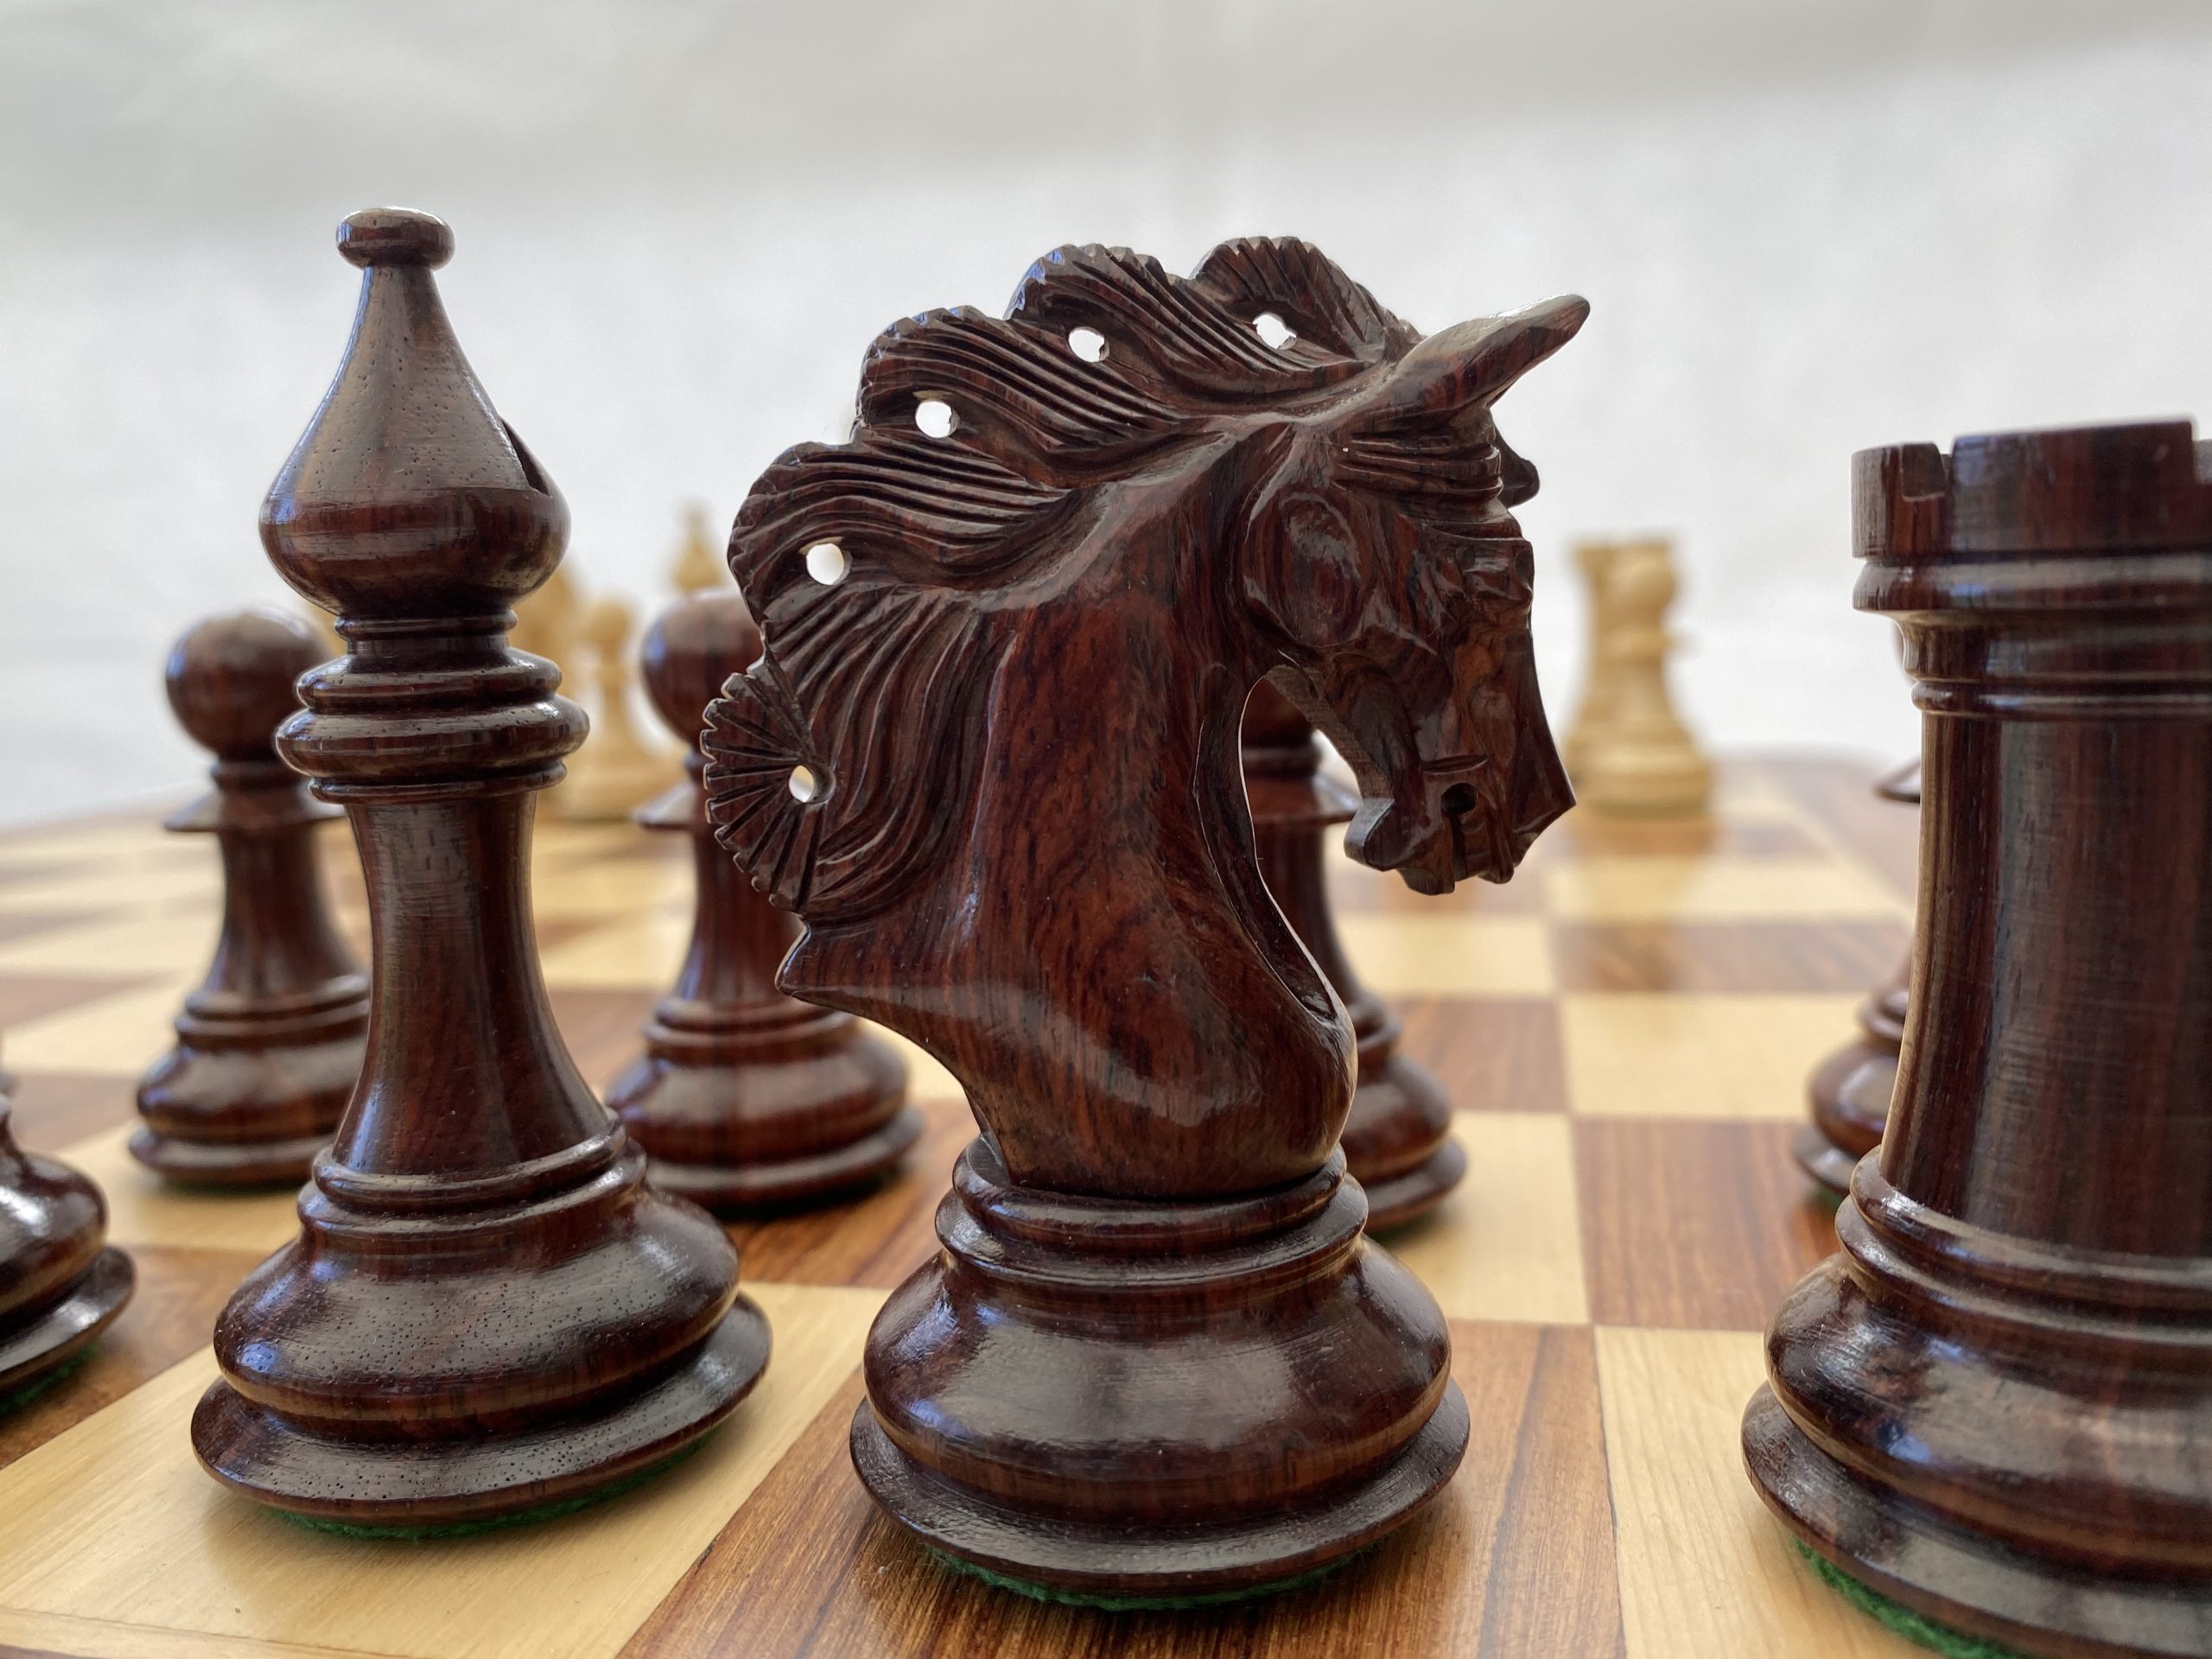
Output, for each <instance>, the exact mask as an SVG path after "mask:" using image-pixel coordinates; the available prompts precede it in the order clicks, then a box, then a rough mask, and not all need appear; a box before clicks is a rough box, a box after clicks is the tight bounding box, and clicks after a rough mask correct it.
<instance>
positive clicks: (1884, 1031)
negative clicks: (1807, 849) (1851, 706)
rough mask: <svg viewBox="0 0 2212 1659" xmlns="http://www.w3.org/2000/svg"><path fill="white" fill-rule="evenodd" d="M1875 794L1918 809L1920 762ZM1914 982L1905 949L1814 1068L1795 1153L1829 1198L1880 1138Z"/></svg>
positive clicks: (1844, 1186) (1844, 1188)
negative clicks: (1842, 1039) (1847, 1034)
mask: <svg viewBox="0 0 2212 1659" xmlns="http://www.w3.org/2000/svg"><path fill="white" fill-rule="evenodd" d="M1874 792H1875V793H1876V794H1878V795H1879V796H1880V797H1881V798H1883V799H1884V800H1885V801H1898V802H1901V803H1903V804H1905V805H1907V806H1918V805H1919V804H1920V762H1918V761H1917V760H1915V761H1914V762H1912V763H1911V764H1910V766H1906V767H1904V769H1903V770H1901V771H1899V772H1892V773H1891V775H1890V776H1889V777H1887V778H1885V779H1882V781H1881V782H1880V783H1879V784H1878V785H1875V789H1874ZM1911 983H1912V957H1911V956H1910V954H1908V955H1907V956H1906V957H1905V959H1904V961H1903V962H1901V963H1898V964H1897V972H1896V973H1894V974H1892V975H1891V976H1890V977H1889V978H1888V979H1887V980H1886V981H1885V982H1883V983H1882V984H1881V985H1880V986H1879V987H1878V988H1876V989H1875V990H1874V991H1873V992H1872V994H1871V995H1869V996H1868V997H1867V998H1866V1001H1864V1002H1861V1003H1860V1004H1859V1035H1858V1036H1857V1037H1856V1038H1855V1039H1853V1040H1852V1041H1850V1042H1848V1043H1846V1044H1845V1045H1844V1046H1842V1047H1841V1048H1839V1049H1838V1050H1836V1052H1834V1053H1833V1054H1831V1055H1829V1056H1828V1057H1827V1058H1826V1059H1824V1060H1822V1061H1821V1063H1820V1065H1818V1066H1816V1067H1815V1068H1814V1071H1813V1075H1812V1077H1811V1079H1810V1080H1809V1081H1808V1083H1807V1084H1806V1088H1805V1092H1806V1094H1807V1095H1808V1097H1809V1098H1810V1100H1811V1102H1812V1109H1813V1121H1812V1122H1810V1123H1808V1124H1807V1125H1806V1126H1805V1127H1804V1128H1802V1129H1800V1130H1798V1132H1797V1135H1796V1140H1795V1141H1792V1142H1791V1144H1790V1151H1791V1153H1792V1154H1794V1155H1795V1156H1796V1160H1797V1166H1798V1167H1799V1168H1801V1169H1802V1170H1803V1171H1804V1172H1805V1173H1807V1174H1808V1175H1809V1176H1811V1177H1812V1178H1813V1180H1814V1182H1815V1184H1816V1185H1818V1186H1819V1187H1820V1189H1821V1191H1822V1192H1825V1193H1827V1194H1828V1195H1829V1196H1830V1197H1832V1198H1838V1199H1840V1198H1842V1197H1843V1196H1844V1194H1845V1193H1847V1192H1849V1191H1850V1190H1851V1172H1852V1170H1853V1168H1854V1167H1855V1166H1857V1164H1858V1162H1859V1160H1860V1159H1861V1158H1864V1157H1865V1156H1866V1154H1868V1153H1870V1152H1872V1151H1873V1150H1874V1147H1875V1145H1876V1144H1877V1143H1878V1141H1880V1140H1881V1138H1882V1125H1883V1124H1884V1123H1885V1122H1887V1121H1888V1118H1889V1115H1890V1096H1891V1093H1892V1092H1893V1091H1894V1090H1896V1088H1897V1051H1898V1050H1899V1049H1900V1048H1902V1047H1903V1046H1904V1016H1905V1009H1906V1007H1907V1005H1908V1003H1909V1001H1910V996H1909V991H1910V986H1911Z"/></svg>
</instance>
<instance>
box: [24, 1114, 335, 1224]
mask: <svg viewBox="0 0 2212 1659" xmlns="http://www.w3.org/2000/svg"><path fill="white" fill-rule="evenodd" d="M131 1133H132V1130H131V1127H130V1126H129V1125H125V1126H124V1127H122V1128H115V1129H111V1130H109V1131H107V1133H105V1134H104V1135H94V1136H92V1138H91V1139H90V1140H86V1141H78V1142H77V1143H76V1144H75V1145H73V1146H68V1147H63V1148H61V1150H60V1154H58V1155H59V1156H60V1159H61V1160H62V1161H63V1162H64V1163H67V1164H73V1165H74V1166H76V1167H77V1168H78V1169H79V1170H81V1171H83V1172H84V1173H86V1174H87V1175H89V1176H91V1177H92V1180H93V1182H94V1183H95V1184H96V1185H98V1186H99V1189H100V1191H101V1192H104V1193H105V1194H106V1195H107V1236H108V1243H111V1244H119V1245H121V1246H122V1247H123V1248H124V1249H135V1248H138V1247H141V1246H145V1245H156V1246H160V1247H162V1248H163V1249H182V1250H251V1251H252V1252H253V1253H254V1254H256V1255H267V1254H268V1253H269V1252H270V1251H271V1250H274V1249H277V1247H278V1246H280V1245H283V1244H285V1243H289V1242H290V1241H291V1238H292V1236H293V1235H294V1234H295V1233H296V1232H298V1231H299V1230H300V1217H299V1211H298V1209H297V1207H296V1203H297V1193H296V1190H295V1189H293V1188H290V1187H264V1188H257V1189H254V1190H252V1191H248V1192H222V1191H219V1190H217V1189H213V1188H208V1187H181V1186H177V1185H173V1184H172V1183H170V1182H168V1181H165V1180H163V1179H162V1178H161V1177H160V1176H158V1175H156V1174H155V1173H154V1172H153V1171H152V1170H150V1169H148V1168H147V1167H146V1166H144V1165H143V1164H141V1163H140V1162H139V1161H138V1160H137V1159H136V1158H133V1157H132V1156H131V1155H130V1136H131Z"/></svg>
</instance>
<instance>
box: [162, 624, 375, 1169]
mask: <svg viewBox="0 0 2212 1659" xmlns="http://www.w3.org/2000/svg"><path fill="white" fill-rule="evenodd" d="M327 655H328V653H327V652H325V651H324V650H323V648H322V642H321V640H320V639H318V638H317V637H316V635H315V630H314V629H313V628H311V627H310V626H308V624H307V623H305V622H303V621H301V620H298V619H296V618H295V617H290V616H285V615H283V614H281V613H277V612H273V611H242V612H239V613H237V614H236V615H232V616H219V617H213V618H211V619H209V620H207V621H205V622H202V623H201V624H200V626H197V627H195V628H194V629H193V630H192V631H191V632H189V633H188V634H186V635H185V636H184V638H183V639H180V640H178V641H177V643H176V646H175V650H173V651H171V652H170V653H169V661H168V693H169V707H170V708H172V709H175V711H176V717H177V720H178V721H179V723H181V725H182V726H183V727H184V729H185V730H186V731H187V732H188V733H189V734H191V736H192V739H193V741H194V742H196V743H198V744H199V745H200V747H203V748H207V749H212V750H213V751H214V753H215V766H214V770H213V773H212V776H213V780H214V785H215V787H214V790H213V792H212V793H211V794H208V795H206V796H203V797H202V798H200V799H199V800H197V801H195V802H194V803H193V804H191V805H190V806H188V807H186V808H185V809H184V810H182V811H181V812H179V813H177V814H176V815H175V816H174V817H171V818H169V819H168V824H167V827H168V828H169V829H177V830H185V831H190V832H195V833H202V834H212V835H213V836H214V837H215V839H216V842H217V844H218V846H219V848H220V849H221V850H222V858H223V929H222V933H221V936H220V937H219V939H218V940H217V942H216V945H215V959H214V962H213V964H212V965H211V966H210V967H209V968H208V969H207V979H206V981H205V982H203V983H202V984H201V985H200V988H199V989H198V990H195V991H194V992H193V993H192V995H190V996H188V997H187V998H186V999H185V1004H184V1012H183V1013H182V1014H179V1015H178V1016H177V1020H176V1037H177V1040H176V1046H175V1047H174V1048H172V1049H170V1050H169V1052H168V1053H166V1054H164V1055H162V1058H160V1059H158V1060H156V1062H155V1063H154V1065H153V1069H152V1070H150V1071H148V1072H147V1073H146V1076H145V1079H144V1081H143V1082H142V1083H140V1084H139V1085H138V1115H139V1116H140V1117H141V1118H143V1120H144V1122H142V1123H141V1124H140V1126H139V1128H138V1130H137V1133H136V1134H135V1135H132V1136H131V1137H130V1153H131V1155H132V1156H133V1157H135V1158H137V1160H138V1161H139V1162H140V1163H142V1164H144V1165H146V1166H148V1167H149V1168H151V1169H155V1170H158V1171H159V1172H161V1173H162V1174H164V1175H167V1176H168V1177H170V1178H171V1179H175V1180H179V1181H186V1182H192V1183H206V1184H209V1185H226V1186H230V1185H262V1184H267V1183H270V1182H276V1181H282V1182H287V1183H289V1184H290V1185H295V1186H296V1185H299V1183H300V1182H302V1181H303V1180H305V1179H307V1176H308V1165H309V1163H310V1162H312V1160H314V1157H315V1154H316V1153H317V1152H319V1151H321V1149H322V1148H323V1147H327V1146H328V1145H329V1144H330V1136H331V1132H332V1131H333V1130H334V1129H335V1128H337V1127H338V1116H339V1114H340V1112H342V1111H344V1110H345V1109H346V1099H347V1097H348V1096H351V1095H352V1093H353V1084H354V1080H355V1079H356V1078H358V1077H359V1076H360V1074H361V1054H362V1050H363V1046H364V1042H365V1033H367V1031H368V1028H369V982H368V977H367V976H365V974H363V973H362V972H361V969H360V966H359V963H356V962H355V961H354V960H353V954H352V953H351V952H350V951H349V950H346V945H345V943H344V941H342V940H341V939H340V938H339V937H338V932H337V930H336V929H335V928H334V927H333V926H332V925H331V922H330V916H329V912H327V910H326V909H325V907H324V905H323V896H322V882H321V876H320V875H319V874H317V871H316V868H315V833H316V826H317V825H318V824H321V823H324V822H325V821H326V820H328V819H332V818H336V817H342V816H344V815H343V813H342V812H341V810H340V809H339V808H337V807H335V806H331V805H328V804H325V803H323V802H321V801H318V800H316V799H315V798H314V797H313V796H311V795H310V794H308V789H307V785H306V782H305V780H303V779H302V778H301V777H300V775H299V774H298V773H297V772H294V771H293V770H292V769H291V768H290V767H289V766H286V765H285V764H284V763H283V761H282V760H278V759H277V751H276V748H275V747H274V744H273V740H274V738H275V736H276V732H277V726H278V724H279V723H280V722H281V721H283V720H284V719H285V717H286V716H288V715H290V714H292V713H293V711H294V710H296V709H298V707H299V706H300V705H299V698H298V696H297V694H296V692H295V691H294V690H293V684H294V682H296V680H297V679H298V678H299V677H300V676H301V675H302V674H304V673H306V672H307V671H308V670H309V669H311V668H313V667H315V665H316V664H318V663H321V662H322V661H324V660H325V659H326V658H327Z"/></svg>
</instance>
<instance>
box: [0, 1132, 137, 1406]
mask: <svg viewBox="0 0 2212 1659" xmlns="http://www.w3.org/2000/svg"><path fill="white" fill-rule="evenodd" d="M136 1282H137V1281H136V1277H135V1275H134V1274H132V1272H131V1268H130V1257H129V1256H127V1255H124V1253H123V1252H122V1251H121V1250H118V1249H114V1248H113V1247H112V1246H111V1245H109V1244H108V1243H107V1203H106V1201H105V1199H104V1198H101V1197H100V1192H99V1188H98V1187H97V1186H95V1185H92V1182H91V1181H89V1180H87V1179H85V1177H84V1175H83V1174H82V1173H79V1171H77V1170H74V1169H72V1168H71V1167H70V1166H68V1165H67V1164H65V1163H62V1162H60V1160H57V1159H53V1158H47V1157H42V1156H40V1155H39V1154H34V1153H26V1152H25V1151H24V1150H23V1149H22V1147H19V1146H17V1145H16V1135H15V1129H14V1126H13V1125H12V1124H11V1123H10V1106H9V1103H8V1097H7V1096H5V1095H4V1094H0V1410H6V1409H8V1408H11V1407H12V1406H14V1405H15V1404H16V1397H17V1396H19V1395H22V1394H23V1393H25V1392H26V1391H27V1390H29V1389H32V1388H34V1387H35V1386H36V1385H37V1384H39V1383H41V1382H43V1381H45V1380H47V1379H48V1378H50V1377H52V1376H54V1374H55V1373H56V1372H57V1371H59V1370H61V1369H62V1368H63V1367H64V1366H66V1365H67V1364H68V1363H70V1362H71V1361H72V1360H73V1359H75V1358H76V1357H78V1356H79V1354H81V1353H83V1352H84V1351H85V1350H86V1348H88V1347H89V1346H91V1345H92V1344H93V1343H94V1342H96V1341H98V1340H99V1335H100V1333H101V1332H103V1331H105V1330H106V1329H107V1327H108V1326H109V1325H111V1324H112V1323H113V1322H114V1320H115V1317H116V1315H118V1313H122V1312H123V1307H124V1303H126V1302H128V1301H129V1300H130V1292H131V1288H132V1287H133V1285H134V1284H135V1283H136Z"/></svg>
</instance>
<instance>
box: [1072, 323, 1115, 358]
mask: <svg viewBox="0 0 2212 1659" xmlns="http://www.w3.org/2000/svg"><path fill="white" fill-rule="evenodd" d="M1068 350H1070V351H1071V352H1073V353H1075V354H1076V355H1077V357H1079V358H1081V359H1083V360H1084V362H1086V363H1103V362H1104V361H1105V360H1106V336H1105V335H1103V334H1100V333H1099V332H1098V331H1097V330H1096V328H1071V329H1069V330H1068Z"/></svg>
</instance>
